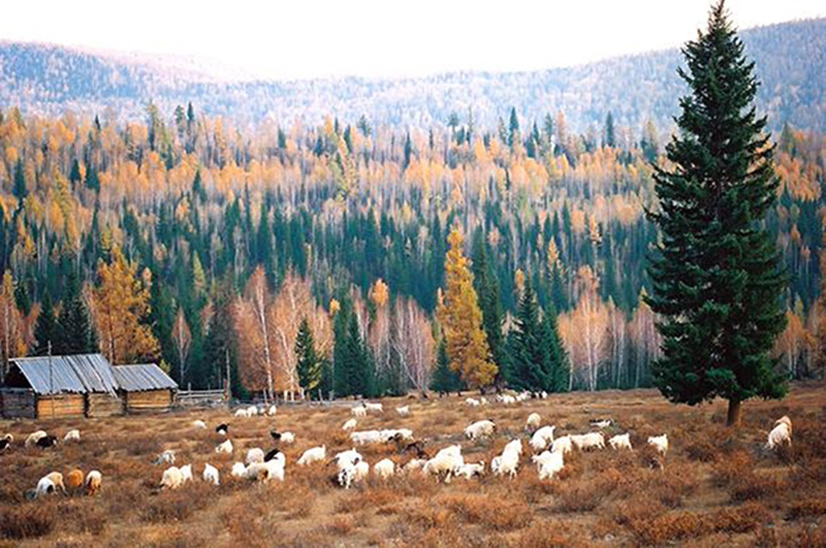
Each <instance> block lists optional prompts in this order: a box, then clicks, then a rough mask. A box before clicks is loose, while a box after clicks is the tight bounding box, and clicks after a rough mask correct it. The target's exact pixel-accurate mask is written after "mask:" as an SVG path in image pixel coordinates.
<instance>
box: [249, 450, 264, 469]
mask: <svg viewBox="0 0 826 548" xmlns="http://www.w3.org/2000/svg"><path fill="white" fill-rule="evenodd" d="M244 462H245V463H246V464H247V465H248V466H249V465H250V464H252V463H253V462H264V450H263V449H261V448H260V447H253V448H252V449H249V450H248V451H247V458H246V459H244Z"/></svg>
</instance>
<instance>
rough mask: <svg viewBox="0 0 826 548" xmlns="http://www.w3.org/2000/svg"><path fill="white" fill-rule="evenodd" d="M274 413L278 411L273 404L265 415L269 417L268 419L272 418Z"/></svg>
mask: <svg viewBox="0 0 826 548" xmlns="http://www.w3.org/2000/svg"><path fill="white" fill-rule="evenodd" d="M276 411H278V410H277V409H276V407H275V404H273V405H271V406H270V408H269V409H267V415H269V416H270V417H274V416H275V413H276Z"/></svg>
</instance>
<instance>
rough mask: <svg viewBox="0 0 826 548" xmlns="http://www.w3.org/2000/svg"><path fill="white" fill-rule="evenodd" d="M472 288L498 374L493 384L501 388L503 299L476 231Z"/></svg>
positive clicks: (481, 237)
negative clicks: (474, 290) (476, 296)
mask: <svg viewBox="0 0 826 548" xmlns="http://www.w3.org/2000/svg"><path fill="white" fill-rule="evenodd" d="M472 256H473V286H474V288H475V289H476V294H477V295H479V306H480V307H481V309H482V325H483V327H484V329H485V336H486V338H487V341H488V348H490V357H491V360H493V363H494V364H496V367H497V368H498V371H497V373H496V378H495V382H496V384H497V385H501V383H502V381H504V374H505V371H506V369H507V363H506V361H507V352H506V351H505V336H504V334H503V333H502V323H503V322H504V313H503V311H502V299H501V296H500V294H499V282H498V280H497V279H496V275H495V274H494V273H493V269H492V268H491V266H490V263H489V261H488V256H487V251H486V244H485V235H484V232H483V231H482V230H481V229H479V230H477V231H476V233H475V234H474V235H473V253H472Z"/></svg>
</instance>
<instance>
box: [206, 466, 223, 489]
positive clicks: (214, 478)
mask: <svg viewBox="0 0 826 548" xmlns="http://www.w3.org/2000/svg"><path fill="white" fill-rule="evenodd" d="M204 481H205V482H207V483H211V484H212V485H219V484H220V482H219V480H218V469H217V468H215V467H214V466H212V465H211V464H209V463H206V464H205V465H204Z"/></svg>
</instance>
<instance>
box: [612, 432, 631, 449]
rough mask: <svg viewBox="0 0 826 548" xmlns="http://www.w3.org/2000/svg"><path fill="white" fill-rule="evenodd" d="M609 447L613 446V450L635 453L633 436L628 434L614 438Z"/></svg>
mask: <svg viewBox="0 0 826 548" xmlns="http://www.w3.org/2000/svg"><path fill="white" fill-rule="evenodd" d="M608 445H610V446H611V449H628V450H629V451H633V449H632V448H631V435H630V434H629V433H628V432H626V433H625V434H618V435H616V436H614V437H612V438H611V439H609V440H608Z"/></svg>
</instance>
